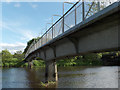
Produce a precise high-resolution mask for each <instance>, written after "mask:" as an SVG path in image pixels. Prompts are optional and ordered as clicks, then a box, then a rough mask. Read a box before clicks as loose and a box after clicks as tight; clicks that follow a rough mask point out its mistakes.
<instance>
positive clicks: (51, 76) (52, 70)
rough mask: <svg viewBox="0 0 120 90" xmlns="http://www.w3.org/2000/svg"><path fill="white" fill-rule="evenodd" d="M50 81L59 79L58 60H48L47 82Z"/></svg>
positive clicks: (46, 69)
mask: <svg viewBox="0 0 120 90" xmlns="http://www.w3.org/2000/svg"><path fill="white" fill-rule="evenodd" d="M48 81H58V75H57V65H56V62H55V61H54V60H53V61H50V62H48V61H47V62H46V67H45V82H48Z"/></svg>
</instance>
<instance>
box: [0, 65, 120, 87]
mask: <svg viewBox="0 0 120 90" xmlns="http://www.w3.org/2000/svg"><path fill="white" fill-rule="evenodd" d="M118 68H119V67H118V66H100V67H86V66H84V67H80V66H74V67H58V75H59V80H58V83H57V85H56V86H55V87H57V88H118ZM119 72H120V71H119ZM0 73H1V72H0ZM44 78H45V77H44V68H33V69H28V68H4V69H3V70H2V87H3V88H40V81H44Z"/></svg>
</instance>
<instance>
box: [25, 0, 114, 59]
mask: <svg viewBox="0 0 120 90" xmlns="http://www.w3.org/2000/svg"><path fill="white" fill-rule="evenodd" d="M90 1H92V2H85V1H80V0H79V1H78V2H76V3H75V4H74V5H73V6H72V7H71V8H70V9H69V10H68V11H67V12H66V13H65V14H64V15H63V16H62V17H61V18H60V19H59V20H57V21H56V22H55V23H54V24H53V25H52V26H51V27H50V28H49V29H48V30H47V31H46V32H45V33H44V34H43V35H42V37H41V38H40V39H39V40H38V41H33V42H32V44H31V45H30V46H29V47H28V50H27V52H26V54H25V57H27V56H28V55H29V54H30V53H31V52H33V51H34V50H36V49H37V48H39V47H41V46H42V45H44V44H45V43H47V42H49V41H50V40H52V39H53V38H55V37H57V36H58V35H60V34H62V33H64V32H65V31H67V30H69V29H70V28H71V27H73V26H75V25H76V24H78V23H80V22H82V21H84V20H85V19H87V18H89V17H90V16H92V15H94V14H95V13H97V12H99V11H100V10H102V9H104V8H105V7H107V6H109V5H110V4H112V3H114V2H113V0H104V2H99V1H96V0H90Z"/></svg>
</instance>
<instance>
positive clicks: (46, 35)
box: [46, 33, 48, 43]
mask: <svg viewBox="0 0 120 90" xmlns="http://www.w3.org/2000/svg"><path fill="white" fill-rule="evenodd" d="M47 36H48V35H47V33H46V43H47Z"/></svg>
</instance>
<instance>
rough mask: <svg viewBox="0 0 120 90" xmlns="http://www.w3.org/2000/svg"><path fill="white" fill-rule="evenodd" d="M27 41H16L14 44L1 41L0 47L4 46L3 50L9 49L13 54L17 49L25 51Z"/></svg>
mask: <svg viewBox="0 0 120 90" xmlns="http://www.w3.org/2000/svg"><path fill="white" fill-rule="evenodd" d="M26 45H27V44H26V43H21V42H16V43H14V44H10V43H1V44H0V47H2V50H5V49H7V50H9V51H10V52H11V53H12V54H13V53H14V52H16V51H23V50H24V48H25V47H26Z"/></svg>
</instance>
